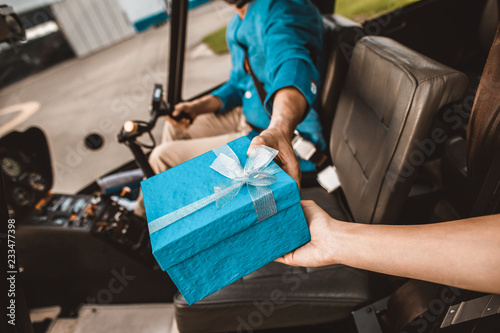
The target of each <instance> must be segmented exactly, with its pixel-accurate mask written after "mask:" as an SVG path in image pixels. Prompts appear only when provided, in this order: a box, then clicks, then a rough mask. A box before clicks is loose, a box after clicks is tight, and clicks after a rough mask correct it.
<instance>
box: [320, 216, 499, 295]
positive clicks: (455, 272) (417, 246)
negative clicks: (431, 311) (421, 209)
mask: <svg viewBox="0 0 500 333" xmlns="http://www.w3.org/2000/svg"><path fill="white" fill-rule="evenodd" d="M499 219H500V216H487V217H481V218H475V219H468V220H460V221H454V222H446V223H438V224H431V225H421V226H387V225H363V224H353V223H343V222H338V221H334V222H333V223H332V224H331V228H330V230H329V232H330V234H331V239H332V240H331V242H332V245H333V246H332V248H331V250H330V254H331V261H332V263H333V262H337V263H341V264H345V265H348V266H352V267H357V268H361V269H366V270H371V271H376V272H380V273H384V274H389V275H396V276H404V277H409V278H414V279H421V280H426V281H431V282H436V283H441V284H445V285H451V286H455V287H460V288H464V289H471V290H478V291H483V292H494V293H500V240H499V236H500V222H499V221H498V220H499Z"/></svg>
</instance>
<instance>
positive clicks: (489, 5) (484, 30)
mask: <svg viewBox="0 0 500 333" xmlns="http://www.w3.org/2000/svg"><path fill="white" fill-rule="evenodd" d="M499 20H500V1H499V0H487V1H486V4H485V6H484V9H483V14H482V15H481V21H480V22H479V31H478V35H479V43H480V45H481V47H482V48H483V49H484V50H485V51H489V49H490V47H491V44H492V43H493V39H494V38H495V32H496V30H497V26H498V22H499Z"/></svg>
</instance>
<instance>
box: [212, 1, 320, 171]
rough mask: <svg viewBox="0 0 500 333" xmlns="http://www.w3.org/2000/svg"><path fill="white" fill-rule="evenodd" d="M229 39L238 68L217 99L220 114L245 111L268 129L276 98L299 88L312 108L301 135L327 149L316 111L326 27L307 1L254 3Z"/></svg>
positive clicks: (232, 28) (232, 26) (234, 21)
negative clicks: (280, 92)
mask: <svg viewBox="0 0 500 333" xmlns="http://www.w3.org/2000/svg"><path fill="white" fill-rule="evenodd" d="M226 39H227V44H228V47H229V51H230V52H231V60H232V64H233V68H232V70H231V75H230V78H229V80H228V81H227V82H226V83H225V84H224V85H223V86H221V87H220V88H219V89H217V90H215V91H214V92H213V93H212V94H213V95H215V96H217V97H219V98H220V99H221V101H222V104H223V106H222V108H221V109H220V110H219V112H220V113H224V112H227V111H229V110H232V109H233V108H235V107H237V106H242V107H243V113H244V114H245V117H246V119H247V121H248V122H249V123H250V124H252V125H254V126H255V127H258V128H262V129H265V128H267V127H268V126H269V123H270V117H271V114H272V109H273V100H274V96H275V94H276V92H277V91H278V90H280V89H282V88H286V87H295V88H297V89H298V90H299V91H300V92H302V94H303V95H304V97H305V98H306V100H307V102H308V110H307V113H306V116H305V118H304V120H303V121H302V122H301V123H300V125H299V126H298V127H297V130H298V131H299V132H300V133H301V134H302V135H303V136H304V137H305V138H306V139H308V140H310V141H312V142H313V143H315V144H316V146H318V147H319V148H320V149H324V148H325V146H326V145H325V142H324V139H323V137H322V133H321V124H320V120H319V117H318V113H317V112H316V110H315V109H314V105H315V102H316V98H317V96H318V93H319V87H318V85H319V83H320V81H321V80H320V75H319V71H318V68H317V65H318V64H320V63H321V61H322V60H321V59H319V57H320V56H321V55H322V48H323V23H322V18H321V14H320V13H319V11H318V10H317V8H316V7H315V6H314V5H313V4H312V3H311V2H310V1H308V0H253V1H251V2H250V3H249V4H248V8H247V12H246V15H245V18H244V19H243V20H241V19H240V17H239V15H235V16H234V17H233V18H232V19H231V21H230V22H229V25H228V27H227V34H226ZM245 48H246V49H247V50H248V51H247V52H248V57H249V62H250V64H251V67H252V69H253V71H254V73H255V75H256V76H257V77H258V79H259V80H260V81H261V82H262V83H263V84H264V88H265V90H266V91H267V97H266V99H265V101H264V105H263V104H262V102H261V100H260V97H259V94H258V93H257V90H256V88H255V85H254V82H253V80H252V77H251V75H250V74H249V73H247V72H246V71H245V68H244V59H245ZM313 58H315V59H313ZM301 164H302V163H301Z"/></svg>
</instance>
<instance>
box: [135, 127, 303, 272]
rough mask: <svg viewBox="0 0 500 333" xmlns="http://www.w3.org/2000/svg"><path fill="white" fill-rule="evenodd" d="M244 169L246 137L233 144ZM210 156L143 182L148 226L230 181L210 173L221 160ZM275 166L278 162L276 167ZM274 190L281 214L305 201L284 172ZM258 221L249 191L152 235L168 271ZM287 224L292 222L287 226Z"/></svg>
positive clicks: (231, 143)
mask: <svg viewBox="0 0 500 333" xmlns="http://www.w3.org/2000/svg"><path fill="white" fill-rule="evenodd" d="M228 146H229V147H230V148H231V149H232V150H233V151H234V152H235V154H236V155H237V156H238V158H239V160H240V163H241V165H242V166H244V165H245V163H246V160H247V154H246V153H247V150H248V147H249V146H250V140H249V139H248V138H247V137H246V136H245V137H242V138H239V139H237V140H235V141H232V142H230V143H228ZM216 157H217V156H216V155H215V153H214V152H213V151H209V152H207V153H205V154H203V155H200V156H198V157H196V158H194V159H192V160H189V161H187V162H185V163H183V164H180V165H178V166H176V167H174V168H171V169H168V170H167V171H165V172H163V173H160V174H158V175H156V176H154V177H151V178H149V179H146V180H144V181H142V182H141V188H142V192H143V197H144V205H145V208H146V216H147V220H148V223H151V222H152V221H154V220H156V219H157V218H160V217H162V216H164V215H167V214H169V213H171V212H173V211H176V210H178V209H181V208H183V207H184V206H187V205H189V204H191V203H193V202H195V201H198V200H200V199H203V198H206V197H207V196H209V195H211V194H213V193H214V187H215V186H216V185H218V184H220V183H222V182H224V181H226V180H227V179H228V178H226V177H225V176H223V175H221V174H220V173H218V172H216V171H215V170H213V169H211V168H210V165H211V164H212V163H213V162H214V160H215V159H216ZM271 163H274V162H271ZM275 176H276V177H277V180H276V182H275V183H274V184H272V185H270V186H269V188H270V189H271V190H272V192H273V196H274V199H275V202H276V207H277V210H278V214H279V212H280V211H284V210H285V209H287V208H289V207H291V206H292V205H294V204H296V203H298V202H300V193H299V190H298V186H297V183H296V182H295V181H294V180H293V179H292V178H291V177H290V176H289V175H288V174H286V173H285V172H284V171H280V172H278V173H277V174H275ZM254 223H265V220H264V221H262V222H258V221H257V214H256V211H255V207H254V204H253V202H252V199H251V197H250V194H249V193H248V190H247V186H246V185H245V186H243V187H242V189H241V190H240V192H239V193H238V195H237V196H236V197H235V198H234V199H233V200H231V201H230V202H229V203H228V204H226V205H225V206H224V207H222V208H221V209H217V207H216V204H215V203H211V204H209V205H208V206H206V207H204V208H202V209H200V210H198V211H196V212H194V213H192V214H190V215H188V216H186V217H184V218H182V219H180V220H178V221H176V222H174V223H172V224H170V225H168V226H166V227H165V228H163V229H161V230H159V231H157V232H154V233H153V234H151V246H152V249H153V254H154V255H155V258H156V260H157V261H158V263H159V265H160V266H161V268H162V269H163V270H166V269H167V268H169V267H172V266H173V265H175V264H178V263H180V262H182V261H184V260H186V259H187V258H190V257H192V256H193V255H195V254H197V253H200V252H202V251H204V250H206V249H208V248H209V247H211V246H213V245H215V244H217V243H219V242H221V241H223V240H224V239H227V238H229V237H231V236H233V235H235V234H237V233H239V232H242V231H244V230H246V229H248V228H249V227H250V226H252V225H253V224H254ZM283 223H286V221H283Z"/></svg>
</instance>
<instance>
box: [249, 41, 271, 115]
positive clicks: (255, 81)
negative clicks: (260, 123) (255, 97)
mask: <svg viewBox="0 0 500 333" xmlns="http://www.w3.org/2000/svg"><path fill="white" fill-rule="evenodd" d="M249 59H250V58H249V57H248V52H247V50H246V49H245V60H244V62H245V63H244V65H245V69H247V70H248V72H249V73H250V76H251V77H252V80H253V84H254V86H255V89H256V90H257V93H258V94H259V98H260V102H261V103H262V106H264V102H265V101H266V97H267V91H266V88H264V84H263V83H262V82H261V81H260V80H259V78H258V77H257V75H255V72H254V71H253V68H252V66H251V65H250V60H249Z"/></svg>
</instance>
